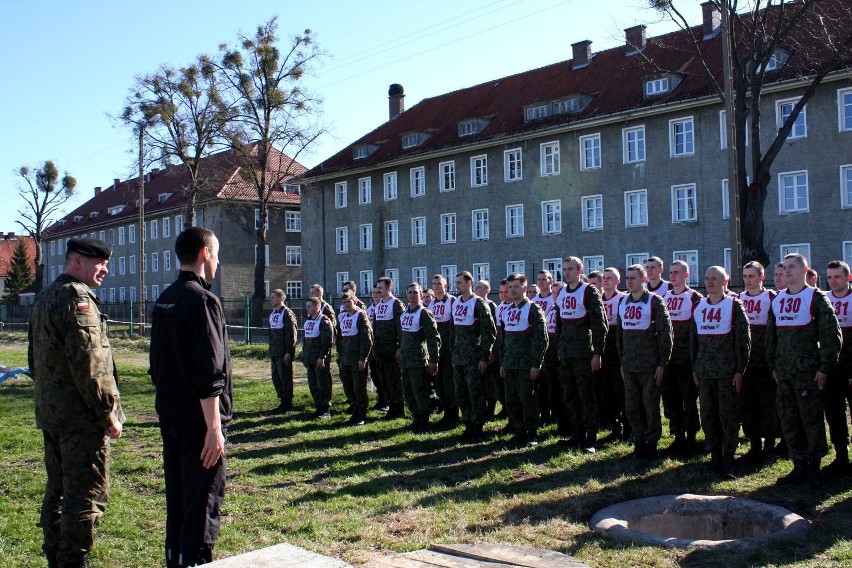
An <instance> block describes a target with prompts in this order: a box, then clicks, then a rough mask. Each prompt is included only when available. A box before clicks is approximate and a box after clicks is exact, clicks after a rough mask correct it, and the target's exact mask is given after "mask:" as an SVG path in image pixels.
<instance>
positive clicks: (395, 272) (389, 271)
mask: <svg viewBox="0 0 852 568" xmlns="http://www.w3.org/2000/svg"><path fill="white" fill-rule="evenodd" d="M385 276H387V277H388V278H390V279H391V281H393V283H394V284H396V285H397V286H399V285H400V284H399V269H398V268H385Z"/></svg>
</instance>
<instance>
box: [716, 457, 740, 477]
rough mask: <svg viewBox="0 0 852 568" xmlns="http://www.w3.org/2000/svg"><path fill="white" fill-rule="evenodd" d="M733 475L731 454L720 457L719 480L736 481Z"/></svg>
mask: <svg viewBox="0 0 852 568" xmlns="http://www.w3.org/2000/svg"><path fill="white" fill-rule="evenodd" d="M736 478H737V476H736V474H735V473H734V456H733V455H732V454H723V455H722V464H721V465H720V466H719V479H721V480H722V481H730V480H731V479H736Z"/></svg>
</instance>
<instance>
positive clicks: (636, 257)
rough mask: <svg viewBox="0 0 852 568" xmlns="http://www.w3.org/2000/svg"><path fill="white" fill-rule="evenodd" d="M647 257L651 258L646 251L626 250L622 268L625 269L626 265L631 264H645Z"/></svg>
mask: <svg viewBox="0 0 852 568" xmlns="http://www.w3.org/2000/svg"><path fill="white" fill-rule="evenodd" d="M649 258H651V255H650V254H648V253H647V252H628V253H627V254H625V255H624V269H625V270H627V267H628V266H631V265H633V264H641V265H642V266H645V263H646V262H647V261H648V259H649Z"/></svg>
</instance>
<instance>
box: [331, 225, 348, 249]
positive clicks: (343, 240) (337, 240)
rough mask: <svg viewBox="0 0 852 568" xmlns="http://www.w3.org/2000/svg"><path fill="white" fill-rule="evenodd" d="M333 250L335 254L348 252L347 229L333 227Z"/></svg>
mask: <svg viewBox="0 0 852 568" xmlns="http://www.w3.org/2000/svg"><path fill="white" fill-rule="evenodd" d="M334 249H335V252H336V253H337V254H347V253H348V252H349V227H335V229H334Z"/></svg>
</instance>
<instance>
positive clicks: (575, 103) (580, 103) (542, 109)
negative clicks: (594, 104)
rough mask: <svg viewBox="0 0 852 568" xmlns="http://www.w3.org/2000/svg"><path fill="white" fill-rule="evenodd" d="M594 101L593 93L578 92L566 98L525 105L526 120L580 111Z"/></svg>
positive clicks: (530, 120)
mask: <svg viewBox="0 0 852 568" xmlns="http://www.w3.org/2000/svg"><path fill="white" fill-rule="evenodd" d="M591 101H592V96H591V95H586V94H577V95H574V96H572V97H569V98H566V99H557V100H555V101H550V102H547V103H536V104H534V105H531V106H528V107H524V120H525V121H526V122H532V121H533V120H540V119H542V118H547V117H550V116H557V115H560V114H571V113H576V112H580V111H581V110H583V109H584V108H586V105H588V104H589V103H590V102H591Z"/></svg>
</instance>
